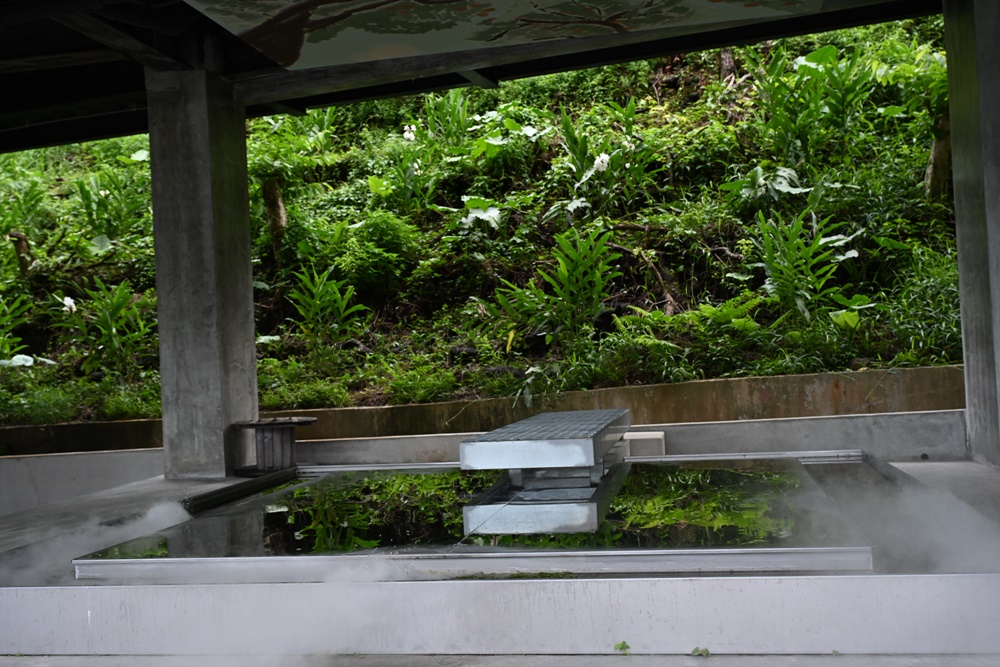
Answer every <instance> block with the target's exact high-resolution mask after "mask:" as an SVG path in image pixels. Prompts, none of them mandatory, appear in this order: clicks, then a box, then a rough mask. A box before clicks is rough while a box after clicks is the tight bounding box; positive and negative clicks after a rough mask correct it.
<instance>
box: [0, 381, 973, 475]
mask: <svg viewBox="0 0 1000 667" xmlns="http://www.w3.org/2000/svg"><path fill="white" fill-rule="evenodd" d="M611 407H622V408H629V409H630V410H631V411H632V423H633V424H676V423H680V422H714V421H732V420H744V419H774V418H782V417H814V416H825V415H849V414H873V413H883V412H920V411H926V410H952V409H962V408H964V407H965V384H964V376H963V372H962V368H961V367H960V366H944V367H934V368H900V369H894V370H878V371H858V372H847V373H823V374H817V375H786V376H777V377H763V378H732V379H721V380H699V381H694V382H681V383H677V384H661V385H646V386H640V387H618V388H613V389H597V390H594V391H573V392H567V393H566V394H564V395H562V396H561V397H558V398H544V397H536V400H535V402H534V404H533V405H532V407H531V408H527V407H525V406H524V405H523V402H522V401H518V402H517V405H516V406H515V404H514V399H512V398H497V399H484V400H480V401H456V402H450V403H428V404H423V405H401V406H389V407H374V408H341V409H333V410H295V411H288V412H279V413H271V416H277V415H308V416H312V417H316V418H317V421H316V423H315V424H314V425H312V426H309V427H307V428H301V429H299V431H298V437H299V438H300V439H305V440H324V439H335V438H367V437H383V436H397V435H411V434H425V433H468V432H476V431H489V430H492V429H494V428H498V427H500V426H502V425H504V424H509V423H511V422H513V421H517V420H519V419H524V418H525V417H529V416H531V415H532V414H535V413H537V412H540V411H542V410H543V409H544V410H590V409H601V408H611ZM161 444H162V440H161V425H160V422H159V420H148V421H128V422H106V423H85V424H58V425H55V426H43V427H37V426H31V427H20V426H17V427H5V428H0V452H3V451H6V453H8V454H20V455H24V454H42V453H51V452H67V451H95V450H107V449H135V448H144V447H159V446H161Z"/></svg>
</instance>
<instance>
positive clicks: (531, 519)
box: [462, 463, 629, 535]
mask: <svg viewBox="0 0 1000 667" xmlns="http://www.w3.org/2000/svg"><path fill="white" fill-rule="evenodd" d="M628 471H629V465H628V464H627V463H621V464H615V465H613V466H611V468H610V469H609V470H608V471H607V473H605V475H604V476H603V477H602V479H601V483H600V484H598V485H597V486H596V487H591V486H589V485H588V486H576V487H572V486H571V487H562V486H560V485H555V486H554V487H549V488H531V487H527V488H524V489H512V488H510V485H509V483H508V481H507V479H506V476H505V477H504V479H502V480H501V481H500V483H499V484H498V485H497V486H496V487H494V488H493V489H490V491H488V492H487V493H486V494H484V497H483V498H482V499H480V500H477V501H474V502H473V503H471V504H469V505H466V506H465V507H463V508H462V518H463V522H464V524H465V534H466V535H473V534H479V535H532V534H545V533H592V532H594V531H596V530H597V529H598V527H599V526H600V524H601V521H602V520H603V519H604V515H605V514H607V512H608V505H609V504H610V503H611V500H612V498H614V497H615V494H617V493H618V490H619V489H620V488H621V485H622V482H623V481H624V480H625V476H626V475H628ZM558 481H565V480H553V482H558Z"/></svg>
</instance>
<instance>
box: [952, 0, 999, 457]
mask: <svg viewBox="0 0 1000 667" xmlns="http://www.w3.org/2000/svg"><path fill="white" fill-rule="evenodd" d="M944 10H945V33H946V46H947V50H948V85H949V88H950V105H951V132H952V151H953V165H954V166H953V168H954V184H955V209H956V211H955V213H956V220H957V227H958V268H959V285H960V290H961V299H962V340H963V346H964V349H965V396H966V399H965V400H966V419H967V422H968V438H969V449H970V451H971V453H972V455H973V457H974V458H976V459H977V460H981V461H986V462H989V463H992V464H994V465H997V464H1000V402H998V396H1000V390H998V382H1000V373H998V368H997V361H998V359H1000V124H998V123H1000V41H998V40H997V37H996V32H997V29H998V27H1000V3H997V2H996V0H945V2H944Z"/></svg>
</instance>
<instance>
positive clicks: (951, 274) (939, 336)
mask: <svg viewBox="0 0 1000 667" xmlns="http://www.w3.org/2000/svg"><path fill="white" fill-rule="evenodd" d="M887 312H888V319H889V322H890V327H891V329H892V332H893V334H894V335H895V336H896V338H897V340H898V341H899V343H900V345H901V347H902V350H901V352H900V353H899V355H897V357H896V359H895V360H894V361H895V362H896V363H905V364H913V365H918V364H946V363H961V362H962V319H961V313H960V312H959V291H958V262H957V261H956V258H955V256H954V255H948V254H942V253H938V252H935V251H933V250H930V249H927V248H915V249H914V253H913V263H912V265H911V269H910V273H909V275H908V276H907V277H906V280H904V281H902V282H901V284H900V285H899V287H897V288H896V289H895V290H894V292H893V293H892V295H891V296H890V299H889V301H888V303H887Z"/></svg>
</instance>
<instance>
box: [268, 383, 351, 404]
mask: <svg viewBox="0 0 1000 667" xmlns="http://www.w3.org/2000/svg"><path fill="white" fill-rule="evenodd" d="M350 404H351V397H350V395H349V394H348V393H347V389H346V388H345V387H344V385H342V384H341V383H339V382H335V381H330V380H325V379H312V380H305V381H302V382H298V383H294V384H282V385H278V386H276V387H273V388H270V389H266V390H262V391H261V392H260V408H261V409H262V410H305V409H309V408H340V407H345V406H348V405H350Z"/></svg>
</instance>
